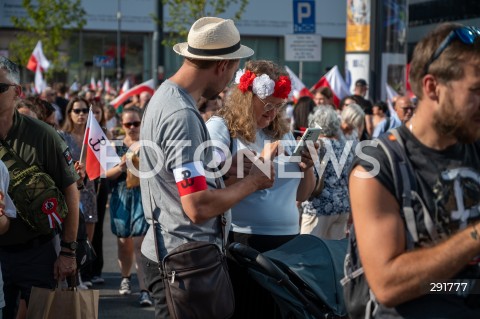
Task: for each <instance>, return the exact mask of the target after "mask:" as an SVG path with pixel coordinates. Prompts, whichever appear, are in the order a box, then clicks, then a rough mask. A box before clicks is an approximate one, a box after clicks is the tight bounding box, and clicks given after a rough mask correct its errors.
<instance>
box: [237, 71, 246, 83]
mask: <svg viewBox="0 0 480 319" xmlns="http://www.w3.org/2000/svg"><path fill="white" fill-rule="evenodd" d="M244 74H245V69H239V70H238V71H237V73H235V84H239V83H240V78H241V77H242V75H244Z"/></svg>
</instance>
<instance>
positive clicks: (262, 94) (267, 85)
mask: <svg viewBox="0 0 480 319" xmlns="http://www.w3.org/2000/svg"><path fill="white" fill-rule="evenodd" d="M274 90H275V82H274V81H273V80H272V79H270V77H269V76H268V75H266V74H262V75H260V76H257V77H256V78H255V79H254V80H253V85H252V92H253V94H255V95H257V96H258V97H259V98H261V99H262V100H263V99H265V98H266V97H267V96H270V95H272V94H273V91H274Z"/></svg>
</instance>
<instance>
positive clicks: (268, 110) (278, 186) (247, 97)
mask: <svg viewBox="0 0 480 319" xmlns="http://www.w3.org/2000/svg"><path fill="white" fill-rule="evenodd" d="M235 82H236V83H237V85H236V86H234V87H233V88H232V90H231V94H229V96H228V98H227V100H226V101H225V106H224V107H223V108H222V109H220V110H219V112H218V115H216V116H213V117H212V118H210V120H209V121H208V122H207V124H206V125H207V128H208V131H209V134H210V137H211V139H212V142H213V145H214V146H215V151H214V153H216V154H215V155H216V157H217V159H218V162H221V164H220V166H221V167H222V173H224V172H225V173H224V175H223V179H224V181H225V184H226V185H230V184H233V183H235V182H237V181H238V180H240V179H241V177H242V176H246V175H247V174H248V171H249V169H250V167H251V165H252V159H253V155H254V154H256V155H257V156H258V155H260V154H261V156H263V157H265V156H266V155H268V154H272V153H273V154H274V155H276V157H275V159H274V165H275V183H274V184H273V187H272V188H269V189H265V190H260V191H256V192H254V193H252V194H251V195H249V196H248V197H246V198H244V199H243V200H242V201H240V202H239V203H238V204H237V205H236V206H234V207H233V208H232V228H231V231H230V233H229V242H240V243H242V244H246V245H249V246H251V247H252V248H254V249H256V250H258V251H260V252H264V251H267V250H271V249H275V248H277V247H278V246H280V245H282V244H284V243H286V242H287V241H289V240H291V239H292V238H294V237H295V236H296V235H298V234H299V214H298V210H297V207H296V201H304V200H306V199H307V198H308V197H309V196H310V194H311V192H312V190H313V187H314V184H315V177H314V174H313V168H312V166H313V161H312V158H311V156H310V153H309V152H308V151H304V152H303V153H302V156H300V157H298V160H296V161H294V160H291V159H290V158H289V155H291V154H292V152H293V148H294V146H295V139H294V137H293V135H292V133H291V132H290V130H289V127H288V124H287V123H286V121H285V120H284V114H283V113H284V111H285V110H284V108H285V104H286V101H287V98H288V95H289V93H290V90H291V83H290V78H289V77H288V73H287V72H286V71H285V70H284V69H282V68H280V67H279V66H278V65H276V64H275V63H273V62H270V61H248V62H247V63H246V65H245V69H244V70H240V71H239V72H237V76H236V79H235ZM228 150H230V152H231V154H233V156H232V158H231V159H230V158H228V156H229V155H230V152H228ZM267 153H268V154H267ZM243 154H245V156H244V155H243ZM240 156H242V157H243V159H244V160H243V165H240V164H241V163H242V161H240ZM230 160H231V161H230ZM230 163H231V165H229V164H230ZM228 166H229V168H228ZM302 173H303V174H302ZM292 176H293V177H292ZM229 262H230V265H229V272H230V276H231V279H232V283H233V288H234V292H235V315H234V317H235V318H272V317H273V314H274V313H275V310H274V309H275V308H274V302H273V298H272V297H271V296H270V294H269V293H268V292H267V291H266V290H264V289H263V288H261V287H260V286H259V285H258V284H256V283H255V282H254V281H253V280H252V279H251V278H250V277H249V276H248V274H247V273H246V270H244V269H242V268H241V267H240V266H238V265H236V264H235V262H233V261H232V260H230V261H229Z"/></svg>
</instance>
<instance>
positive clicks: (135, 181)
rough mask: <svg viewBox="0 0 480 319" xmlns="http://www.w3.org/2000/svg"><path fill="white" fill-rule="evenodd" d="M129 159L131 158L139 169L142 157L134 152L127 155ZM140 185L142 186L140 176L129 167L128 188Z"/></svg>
mask: <svg viewBox="0 0 480 319" xmlns="http://www.w3.org/2000/svg"><path fill="white" fill-rule="evenodd" d="M127 160H130V161H131V162H132V164H133V166H134V167H135V168H136V169H137V170H138V168H139V166H140V159H139V157H138V155H136V154H132V155H131V156H127ZM138 186H140V178H138V176H136V175H135V174H133V173H132V172H131V171H130V170H129V169H127V188H129V189H130V188H135V187H138Z"/></svg>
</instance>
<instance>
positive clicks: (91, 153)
mask: <svg viewBox="0 0 480 319" xmlns="http://www.w3.org/2000/svg"><path fill="white" fill-rule="evenodd" d="M83 144H84V145H85V146H86V149H87V156H86V159H85V170H86V172H87V175H88V178H89V179H90V180H94V179H96V178H98V177H100V176H101V175H104V174H105V172H106V171H107V170H109V169H110V168H112V167H114V166H115V165H117V164H119V163H120V162H121V160H120V158H119V157H118V155H117V153H116V152H115V148H114V147H113V146H112V144H111V143H110V141H109V140H108V138H107V136H106V135H105V133H104V132H103V130H102V128H101V127H100V125H99V124H98V122H97V120H96V119H95V116H94V115H93V112H92V108H90V111H89V112H88V121H87V127H86V130H85V137H84V139H83ZM85 146H84V147H85ZM82 153H83V152H82ZM82 156H83V154H82Z"/></svg>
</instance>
